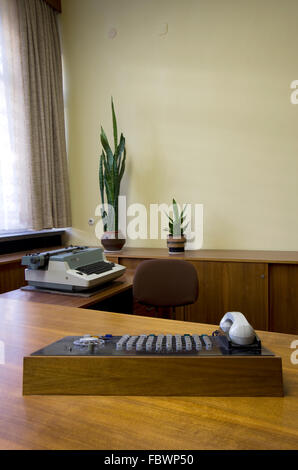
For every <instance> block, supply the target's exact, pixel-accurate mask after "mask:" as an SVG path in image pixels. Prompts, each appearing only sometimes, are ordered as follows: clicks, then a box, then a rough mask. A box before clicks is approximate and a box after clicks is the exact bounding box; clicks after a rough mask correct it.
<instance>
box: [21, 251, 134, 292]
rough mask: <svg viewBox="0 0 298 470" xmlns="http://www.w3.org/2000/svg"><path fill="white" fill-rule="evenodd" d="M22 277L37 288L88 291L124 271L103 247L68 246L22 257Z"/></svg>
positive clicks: (123, 267)
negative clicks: (108, 255)
mask: <svg viewBox="0 0 298 470" xmlns="http://www.w3.org/2000/svg"><path fill="white" fill-rule="evenodd" d="M22 265H23V266H27V268H26V269H25V279H26V281H27V282H28V285H29V286H32V287H34V288H37V289H48V290H50V289H52V290H59V291H64V292H88V291H92V290H95V289H96V288H97V287H98V286H100V285H101V284H105V283H106V282H109V281H112V280H114V279H116V278H118V277H119V276H122V274H123V273H124V272H125V270H126V268H125V266H121V265H119V264H116V263H110V262H108V261H107V260H106V258H105V255H104V252H103V249H102V248H89V247H86V246H70V247H68V248H62V249H60V250H54V251H47V252H44V253H33V254H30V253H29V254H27V255H25V256H23V258H22Z"/></svg>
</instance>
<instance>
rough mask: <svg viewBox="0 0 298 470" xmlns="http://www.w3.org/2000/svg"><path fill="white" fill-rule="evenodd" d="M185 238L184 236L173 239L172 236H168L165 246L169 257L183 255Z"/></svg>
mask: <svg viewBox="0 0 298 470" xmlns="http://www.w3.org/2000/svg"><path fill="white" fill-rule="evenodd" d="M185 242H186V238H185V237H184V236H182V237H180V238H174V237H173V236H172V235H168V239H167V245H168V249H169V254H170V255H177V254H179V253H184V245H185Z"/></svg>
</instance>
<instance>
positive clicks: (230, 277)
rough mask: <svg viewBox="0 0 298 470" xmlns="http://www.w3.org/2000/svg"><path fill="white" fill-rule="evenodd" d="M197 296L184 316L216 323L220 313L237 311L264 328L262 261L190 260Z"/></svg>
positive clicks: (264, 268) (265, 305)
mask: <svg viewBox="0 0 298 470" xmlns="http://www.w3.org/2000/svg"><path fill="white" fill-rule="evenodd" d="M193 265H194V266H195V268H196V270H197V273H198V280H199V298H198V300H197V302H196V303H195V304H194V305H192V306H190V307H188V309H187V319H188V320H189V321H195V322H200V323H211V324H214V325H218V324H219V322H220V320H221V318H222V317H223V315H224V313H226V312H228V311H240V312H242V313H243V314H244V315H245V316H246V318H247V320H248V321H249V322H250V323H251V324H252V326H253V327H254V328H255V329H260V330H267V329H268V268H267V265H266V264H264V263H236V262H235V263H233V262H213V261H199V262H193Z"/></svg>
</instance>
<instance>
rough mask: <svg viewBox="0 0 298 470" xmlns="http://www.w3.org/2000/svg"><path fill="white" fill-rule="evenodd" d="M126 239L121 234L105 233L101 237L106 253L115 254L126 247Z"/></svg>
mask: <svg viewBox="0 0 298 470" xmlns="http://www.w3.org/2000/svg"><path fill="white" fill-rule="evenodd" d="M125 242H126V240H125V238H124V237H123V235H122V233H121V232H105V233H104V234H103V236H102V237H101V244H102V245H103V247H104V251H108V252H114V251H120V250H122V248H123V246H124V245H125Z"/></svg>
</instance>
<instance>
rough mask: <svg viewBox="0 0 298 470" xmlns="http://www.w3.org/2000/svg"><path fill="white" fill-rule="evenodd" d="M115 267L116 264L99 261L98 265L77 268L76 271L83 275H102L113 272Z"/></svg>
mask: <svg viewBox="0 0 298 470" xmlns="http://www.w3.org/2000/svg"><path fill="white" fill-rule="evenodd" d="M114 266H115V264H114V263H107V262H106V261H98V262H97V263H93V264H87V265H86V266H80V267H79V268H76V271H79V272H80V273H83V274H87V275H90V274H102V273H105V272H107V271H111V269H112V268H113V267H114Z"/></svg>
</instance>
